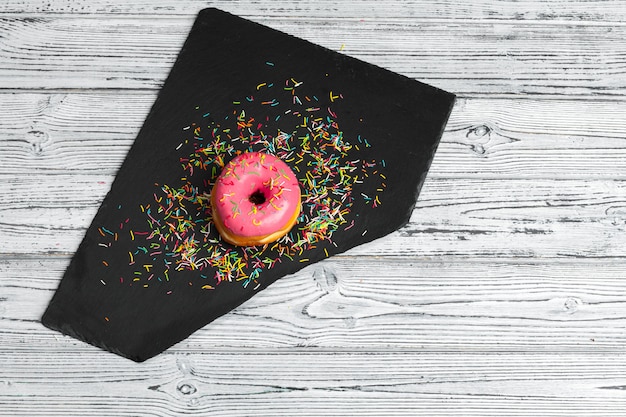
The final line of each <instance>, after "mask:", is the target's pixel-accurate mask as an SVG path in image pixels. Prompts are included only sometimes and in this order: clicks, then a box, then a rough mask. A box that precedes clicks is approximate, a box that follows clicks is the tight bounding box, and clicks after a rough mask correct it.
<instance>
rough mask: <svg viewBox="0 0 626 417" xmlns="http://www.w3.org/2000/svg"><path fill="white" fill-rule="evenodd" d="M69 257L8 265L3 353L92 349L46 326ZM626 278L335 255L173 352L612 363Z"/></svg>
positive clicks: (610, 266) (501, 263)
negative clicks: (479, 356) (414, 354)
mask: <svg viewBox="0 0 626 417" xmlns="http://www.w3.org/2000/svg"><path fill="white" fill-rule="evenodd" d="M68 262H69V257H50V256H48V257H33V258H25V257H3V258H2V260H0V274H2V276H3V279H2V281H0V294H2V297H1V298H0V340H2V341H3V342H2V348H3V349H9V350H11V351H14V352H20V353H19V355H22V354H28V353H29V352H30V351H32V350H33V349H34V350H37V351H38V352H41V353H44V352H45V351H48V350H49V351H50V354H51V355H52V354H53V352H62V351H69V352H81V354H82V353H89V352H92V351H95V349H94V348H92V347H90V346H89V345H86V344H83V343H81V342H77V341H76V340H74V339H72V338H69V337H64V336H61V335H59V334H58V333H56V332H52V331H50V330H47V329H45V328H43V327H42V326H41V324H39V319H40V317H41V315H42V314H43V311H44V309H45V306H46V305H47V303H48V301H49V299H50V297H51V296H52V293H53V291H54V290H55V289H56V286H57V283H58V282H59V279H60V277H61V276H62V274H63V271H64V269H65V267H66V266H67V264H68ZM625 273H626V263H625V262H623V261H622V262H614V263H610V262H606V261H605V260H589V261H577V262H573V261H571V260H566V261H554V260H550V261H540V260H528V261H523V260H515V259H502V260H501V259H474V260H463V259H441V260H439V261H433V260H421V261H420V260H417V259H396V258H385V257H383V258H380V257H379V258H371V257H358V258H354V257H350V256H340V257H334V258H332V259H328V260H326V261H324V262H322V263H319V264H317V265H315V266H311V267H309V268H306V269H305V270H302V271H300V272H299V273H297V274H295V275H293V276H290V277H285V278H283V279H281V280H279V281H277V282H276V283H275V284H273V285H272V286H270V288H269V289H267V290H265V291H261V292H259V293H258V294H256V295H255V296H254V297H252V298H251V299H250V300H249V301H247V302H246V303H244V304H243V305H242V306H240V307H239V308H237V309H236V310H234V311H233V312H232V313H229V314H227V315H225V316H223V317H221V318H220V319H218V320H216V321H215V322H213V323H211V324H210V325H208V326H207V327H205V328H203V329H201V330H199V331H198V332H196V333H195V334H194V335H192V336H191V337H190V338H188V339H186V340H185V341H183V342H181V343H179V344H178V345H176V346H175V347H173V348H172V349H171V350H170V352H173V353H179V354H185V353H189V352H200V353H201V352H205V353H206V352H215V351H216V350H219V351H220V352H223V351H230V350H231V349H233V348H239V349H247V348H255V349H261V350H263V351H265V352H272V351H274V350H275V349H285V348H298V347H309V348H315V349H326V350H327V351H328V352H335V351H338V352H341V351H344V352H345V351H348V352H359V351H363V350H367V351H377V352H387V351H398V352H402V351H407V352H410V351H419V352H442V353H446V352H447V353H450V352H452V353H458V352H460V351H463V352H542V353H545V352H553V353H559V352H563V353H564V354H567V353H571V352H595V353H596V354H597V353H600V352H604V353H605V354H607V355H608V356H611V355H612V354H613V353H615V352H619V353H621V352H623V345H624V343H626V330H625V329H626V291H625V290H626V288H625V287H626V283H625V282H624V280H623V279H621V277H623V276H624V274H625ZM225 285H228V284H225ZM233 285H236V284H233ZM611 352H613V353H611ZM19 355H18V356H19Z"/></svg>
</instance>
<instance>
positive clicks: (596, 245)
mask: <svg viewBox="0 0 626 417" xmlns="http://www.w3.org/2000/svg"><path fill="white" fill-rule="evenodd" d="M112 179H113V177H112V176H78V175H33V176H28V177H17V178H15V177H12V176H2V177H0V187H1V190H0V195H3V196H5V198H4V199H2V201H0V225H1V227H2V236H3V241H2V243H1V244H0V253H4V254H7V253H14V254H25V255H26V254H41V253H72V252H74V250H75V249H76V248H77V247H78V244H79V242H80V240H81V239H82V236H83V234H84V231H85V229H86V227H87V226H88V225H89V223H90V222H91V219H92V218H93V216H94V215H95V213H96V210H97V208H98V207H99V204H100V202H101V201H102V199H103V198H104V196H105V194H106V193H107V191H108V190H109V188H110V184H111V182H112ZM33 190H45V193H37V195H35V196H34V195H33ZM385 203H386V202H385V200H384V196H383V197H382V204H385ZM139 204H140V202H138V205H137V206H138V207H139ZM625 205H626V181H611V180H539V179H505V178H503V179H500V180H497V181H491V180H484V179H462V180H457V179H430V180H427V181H426V183H425V185H424V188H423V190H422V193H421V195H420V200H419V202H418V203H417V206H416V209H415V211H414V212H413V216H412V218H411V222H410V223H409V224H408V225H407V226H405V227H404V228H402V229H401V230H400V231H399V232H396V233H393V234H391V235H389V236H387V237H385V238H384V239H379V240H377V241H375V242H373V243H370V244H367V245H364V246H361V247H359V248H356V249H353V250H351V251H350V253H351V254H352V255H359V256H366V255H393V256H417V257H428V256H465V257H493V256H504V257H520V258H535V257H541V258H572V257H580V258H584V257H603V258H611V257H615V258H623V257H624V252H623V250H622V247H623V240H624V239H623V236H624V234H623V233H624V231H625V227H626V223H625V222H624V207H625ZM138 215H141V213H140V212H139V209H138Z"/></svg>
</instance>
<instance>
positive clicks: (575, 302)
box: [563, 297, 583, 313]
mask: <svg viewBox="0 0 626 417" xmlns="http://www.w3.org/2000/svg"><path fill="white" fill-rule="evenodd" d="M582 304H583V302H582V300H581V299H580V298H577V297H567V298H566V299H565V302H564V303H563V309H565V311H567V312H568V313H574V312H576V311H577V310H578V308H579V307H580V306H581V305H582Z"/></svg>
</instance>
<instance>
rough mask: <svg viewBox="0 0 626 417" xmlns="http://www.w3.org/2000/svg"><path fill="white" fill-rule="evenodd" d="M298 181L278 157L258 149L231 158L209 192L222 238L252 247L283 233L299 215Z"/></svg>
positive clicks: (216, 224) (216, 225) (288, 229)
mask: <svg viewBox="0 0 626 417" xmlns="http://www.w3.org/2000/svg"><path fill="white" fill-rule="evenodd" d="M300 206H301V202H300V184H299V183H298V179H297V177H296V175H295V174H294V173H293V171H292V170H291V168H289V166H288V165H287V164H286V163H285V162H283V161H282V160H281V159H280V158H277V157H275V156H273V155H270V154H266V153H261V152H247V153H242V154H240V155H238V156H236V157H235V158H233V160H231V161H230V162H229V163H228V164H226V166H225V167H224V169H223V170H222V172H221V173H220V175H219V176H218V178H217V180H216V181H215V184H214V185H213V189H212V191H211V211H212V217H213V221H214V224H215V227H216V228H217V231H218V232H219V234H220V235H221V236H222V239H223V240H224V241H226V242H228V243H230V244H232V245H236V246H256V245H265V244H267V243H271V242H274V241H276V240H278V239H280V238H281V237H283V236H285V235H286V234H287V233H289V231H290V230H291V228H292V227H293V226H294V225H295V224H296V222H297V220H298V216H299V215H300Z"/></svg>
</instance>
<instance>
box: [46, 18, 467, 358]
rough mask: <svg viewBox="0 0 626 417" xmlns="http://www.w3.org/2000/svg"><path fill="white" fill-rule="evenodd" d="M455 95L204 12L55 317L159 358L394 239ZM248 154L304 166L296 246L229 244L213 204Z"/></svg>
mask: <svg viewBox="0 0 626 417" xmlns="http://www.w3.org/2000/svg"><path fill="white" fill-rule="evenodd" d="M453 103H454V95H453V94H451V93H448V92H445V91H442V90H440V89H437V88H434V87H432V86H429V85H426V84H423V83H420V82H418V81H415V80H413V79H410V78H407V77H404V76H401V75H398V74H395V73H392V72H390V71H388V70H384V69H382V68H379V67H376V66H374V65H370V64H367V63H365V62H362V61H359V60H357V59H354V58H350V57H347V56H345V55H342V54H340V53H337V52H334V51H331V50H328V49H325V48H322V47H320V46H317V45H314V44H311V43H309V42H307V41H304V40H301V39H298V38H296V37H293V36H290V35H287V34H284V33H281V32H279V31H276V30H273V29H271V28H268V27H265V26H263V25H260V24H257V23H254V22H251V21H248V20H245V19H242V18H240V17H237V16H234V15H231V14H229V13H226V12H223V11H220V10H217V9H205V10H202V11H201V12H200V13H199V15H198V17H197V19H196V21H195V23H194V25H193V28H192V29H191V32H190V34H189V36H188V38H187V40H186V42H185V44H184V46H183V48H182V50H181V52H180V54H179V56H178V59H177V60H176V62H175V64H174V66H173V68H172V70H171V72H170V75H169V77H168V78H167V80H166V82H165V83H164V85H163V88H162V89H161V92H160V94H159V96H158V98H157V100H156V102H155V103H154V106H153V107H152V109H151V111H150V113H149V115H148V116H147V118H146V120H145V123H144V125H143V127H142V129H141V131H140V132H139V134H138V136H137V138H136V140H135V143H134V144H133V146H132V147H131V149H130V151H129V152H128V155H127V158H126V159H125V161H124V163H123V165H122V166H121V168H120V170H119V172H118V174H117V176H116V179H115V181H114V182H113V184H112V187H111V190H110V192H109V193H108V195H107V196H106V198H105V199H104V201H103V202H102V205H101V207H100V209H99V210H98V213H97V214H96V216H95V217H94V219H93V222H92V223H91V225H90V227H89V229H88V230H87V232H86V234H85V237H84V239H83V241H82V243H81V245H80V247H79V248H78V250H77V252H76V254H75V255H74V257H73V259H72V261H71V263H70V265H69V267H68V269H67V271H66V272H65V275H64V276H63V279H62V281H61V283H60V285H59V288H58V289H57V291H56V293H55V295H54V297H53V298H52V300H51V302H50V305H49V306H48V309H47V310H46V312H45V314H44V316H43V318H42V322H43V324H44V325H45V326H47V327H49V328H51V329H55V330H58V331H60V332H62V333H64V334H68V335H71V336H73V337H75V338H77V339H80V340H83V341H85V342H88V343H90V344H93V345H95V346H99V347H101V348H103V349H106V350H109V351H111V352H114V353H117V354H119V355H122V356H124V357H128V358H130V359H132V360H135V361H144V360H146V359H148V358H150V357H152V356H154V355H157V354H158V353H160V352H162V351H164V350H165V349H167V348H168V347H170V346H172V345H173V344H175V343H177V342H179V341H181V340H183V339H185V338H186V337H187V336H189V335H190V334H192V333H193V332H194V331H196V330H198V329H200V328H202V327H203V326H206V325H207V324H208V323H210V322H211V321H213V320H214V319H216V318H217V317H219V316H221V315H223V314H225V313H227V312H229V311H230V310H232V309H233V308H235V307H237V306H238V305H240V304H241V303H243V302H244V301H246V300H247V299H249V298H250V297H252V296H253V295H254V294H256V293H257V292H258V291H261V290H262V289H264V288H266V287H267V286H268V285H270V284H271V283H272V282H274V281H276V280H277V279H279V278H281V277H284V276H285V275H288V274H292V273H294V272H296V271H298V270H300V269H301V268H303V267H305V266H307V265H309V264H311V263H314V262H317V261H320V260H322V259H324V258H327V257H330V256H332V255H334V254H337V253H341V252H344V251H346V250H348V249H350V248H352V247H355V246H357V245H360V244H362V243H365V242H368V241H371V240H374V239H377V238H380V237H383V236H385V235H387V234H388V233H390V232H392V231H394V230H396V229H398V228H399V227H401V226H403V225H405V224H406V223H407V222H408V220H409V217H410V215H411V212H412V210H413V208H414V205H415V203H416V199H417V196H418V193H419V190H420V188H421V186H422V184H423V182H424V179H425V177H426V173H427V171H428V168H429V166H430V163H431V161H432V159H433V156H434V153H435V150H436V148H437V145H438V142H439V140H440V137H441V134H442V132H443V129H444V126H445V124H446V122H447V119H448V117H449V114H450V111H451V109H452V106H453ZM248 151H260V152H267V153H271V154H275V155H277V156H279V157H281V158H282V159H283V160H285V162H287V164H289V165H290V167H291V168H292V169H293V170H294V172H295V173H296V175H297V176H298V179H299V182H300V184H301V189H302V193H303V203H302V214H301V216H300V218H299V221H298V224H297V225H296V226H295V227H294V229H293V230H292V231H291V232H290V234H288V235H287V237H285V238H284V239H282V240H281V241H278V242H276V243H275V244H270V245H267V246H265V247H245V248H237V247H234V246H231V245H228V244H226V243H224V242H222V241H221V239H220V237H219V235H218V233H217V232H216V231H215V228H214V227H213V225H212V216H211V209H210V207H209V204H208V201H209V196H210V192H211V187H212V184H213V183H214V181H215V178H216V177H217V175H219V173H220V171H221V167H223V165H224V164H225V163H227V162H228V161H229V160H230V159H232V158H233V157H234V156H235V155H237V154H238V153H241V152H248ZM381 279H384V277H381ZM261 332H262V330H261Z"/></svg>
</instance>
